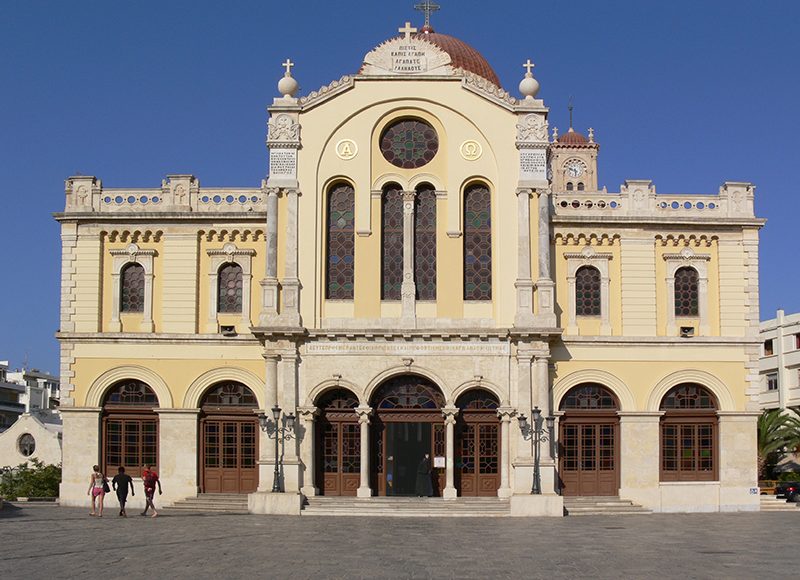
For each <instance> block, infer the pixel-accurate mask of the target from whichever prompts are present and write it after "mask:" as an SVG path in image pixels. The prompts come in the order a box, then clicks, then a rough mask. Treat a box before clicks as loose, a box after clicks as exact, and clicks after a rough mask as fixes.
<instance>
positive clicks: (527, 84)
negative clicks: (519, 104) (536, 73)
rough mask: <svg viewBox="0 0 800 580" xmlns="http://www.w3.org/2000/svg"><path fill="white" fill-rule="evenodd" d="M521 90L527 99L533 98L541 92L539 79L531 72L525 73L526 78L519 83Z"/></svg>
mask: <svg viewBox="0 0 800 580" xmlns="http://www.w3.org/2000/svg"><path fill="white" fill-rule="evenodd" d="M519 92H520V94H522V96H523V97H525V98H526V99H528V98H530V99H532V98H533V97H535V96H536V95H537V93H538V92H539V81H537V80H536V79H535V78H533V75H531V74H530V73H528V74H526V75H525V78H524V79H522V81H521V82H520V83H519Z"/></svg>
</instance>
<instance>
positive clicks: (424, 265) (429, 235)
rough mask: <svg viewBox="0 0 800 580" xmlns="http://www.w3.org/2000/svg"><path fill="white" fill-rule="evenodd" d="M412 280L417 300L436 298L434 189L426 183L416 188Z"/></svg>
mask: <svg viewBox="0 0 800 580" xmlns="http://www.w3.org/2000/svg"><path fill="white" fill-rule="evenodd" d="M414 282H415V283H416V286H417V299H418V300H436V191H434V189H433V187H431V186H430V185H428V184H425V185H421V186H420V187H418V188H417V211H416V212H414Z"/></svg>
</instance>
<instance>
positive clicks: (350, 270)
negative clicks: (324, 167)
mask: <svg viewBox="0 0 800 580" xmlns="http://www.w3.org/2000/svg"><path fill="white" fill-rule="evenodd" d="M327 225H328V248H327V250H328V252H327V257H328V260H327V261H328V271H327V279H326V281H325V296H326V297H327V298H330V299H337V300H352V299H353V290H354V277H355V190H354V189H353V188H352V187H351V186H350V185H349V184H347V183H340V184H337V185H334V186H333V187H331V189H330V190H329V191H328V224H327Z"/></svg>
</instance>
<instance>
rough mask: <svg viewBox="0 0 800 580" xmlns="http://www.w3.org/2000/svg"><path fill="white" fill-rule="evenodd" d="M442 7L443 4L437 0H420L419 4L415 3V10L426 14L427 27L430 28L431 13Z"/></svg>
mask: <svg viewBox="0 0 800 580" xmlns="http://www.w3.org/2000/svg"><path fill="white" fill-rule="evenodd" d="M441 8H442V7H441V6H439V5H438V4H436V3H435V2H431V1H430V0H425V2H420V3H419V4H415V5H414V10H419V11H420V12H422V13H423V14H424V15H425V28H430V25H431V13H433V12H436V11H437V10H440V9H441Z"/></svg>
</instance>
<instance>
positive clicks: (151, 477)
mask: <svg viewBox="0 0 800 580" xmlns="http://www.w3.org/2000/svg"><path fill="white" fill-rule="evenodd" d="M142 481H143V482H144V501H145V504H144V511H143V512H142V513H141V515H143V516H146V515H147V510H148V509H150V508H153V515H152V516H150V517H151V518H154V517H157V516H158V512H157V511H156V506H155V504H154V503H153V497H154V496H155V494H156V487H158V495H161V481H160V480H159V479H158V474H157V473H156V472H155V471H153V466H152V465H148V466H147V467H146V468H145V470H144V471H143V472H142Z"/></svg>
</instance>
